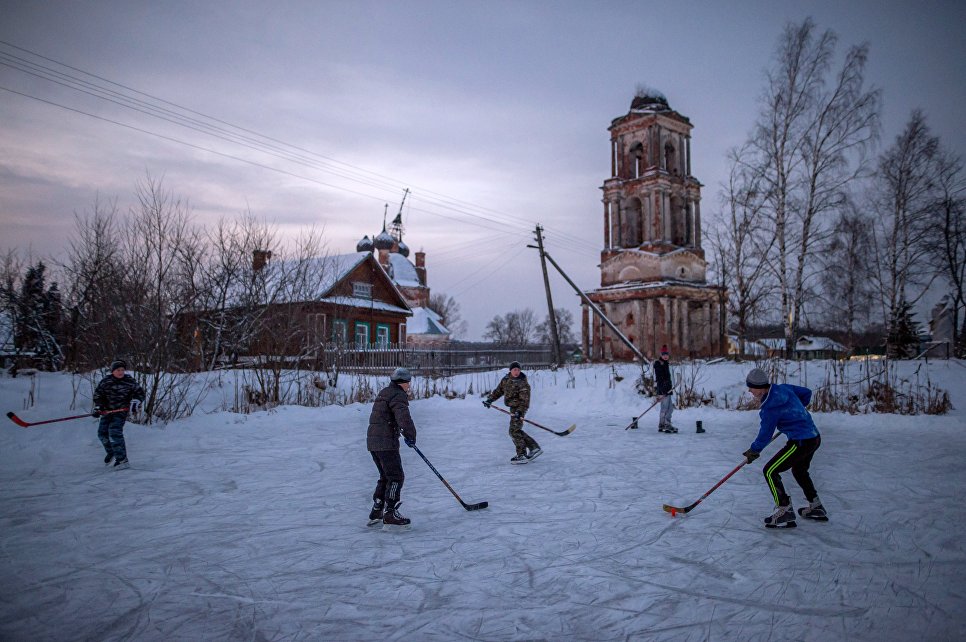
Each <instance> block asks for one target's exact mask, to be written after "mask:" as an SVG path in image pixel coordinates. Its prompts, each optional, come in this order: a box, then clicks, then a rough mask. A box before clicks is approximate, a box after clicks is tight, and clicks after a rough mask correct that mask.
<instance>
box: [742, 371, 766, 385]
mask: <svg viewBox="0 0 966 642" xmlns="http://www.w3.org/2000/svg"><path fill="white" fill-rule="evenodd" d="M745 384H746V385H747V386H748V387H749V388H767V387H768V385H769V384H768V375H767V374H765V371H764V370H762V369H761V368H755V369H754V370H752V371H751V372H749V373H748V376H747V377H745Z"/></svg>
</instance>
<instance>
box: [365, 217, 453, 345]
mask: <svg viewBox="0 0 966 642" xmlns="http://www.w3.org/2000/svg"><path fill="white" fill-rule="evenodd" d="M403 230H404V228H403V222H402V208H401V207H400V212H399V214H397V215H396V218H395V219H393V221H392V225H391V226H390V227H389V229H388V230H387V229H386V225H385V224H383V226H382V232H380V233H379V234H377V235H375V236H374V237H373V238H372V239H371V240H370V239H369V236H368V235H367V236H364V237H363V238H362V240H360V241H359V242H358V243H357V244H356V250H357V251H359V252H374V253H375V256H376V257H377V261H378V263H379V265H381V266H382V268H383V270H385V272H386V274H387V275H389V278H390V279H391V280H392V282H393V284H394V285H395V286H396V288H397V289H398V290H399V292H400V293H402V295H403V297H404V298H405V300H406V304H407V305H408V306H409V308H410V309H412V312H413V316H412V319H410V321H409V323H408V325H407V326H406V332H405V341H406V343H412V344H418V345H435V344H441V343H449V342H450V338H451V337H450V331H449V328H447V327H446V326H445V325H443V323H442V320H441V319H440V316H439V314H437V313H436V312H434V311H433V310H431V309H430V308H429V285H428V283H427V275H426V253H425V252H422V251H419V252H416V253H415V255H414V258H415V259H416V262H415V263H413V262H412V261H410V260H409V254H410V250H409V246H408V245H406V243H405V242H404V241H403Z"/></svg>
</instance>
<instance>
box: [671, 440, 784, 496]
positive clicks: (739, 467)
mask: <svg viewBox="0 0 966 642" xmlns="http://www.w3.org/2000/svg"><path fill="white" fill-rule="evenodd" d="M780 434H781V433H776V434H775V436H774V437H772V438H771V441H769V442H768V443H771V442H772V441H775V440H776V439H778V435H780ZM747 463H748V461H747V460H745V461H743V462H741V463H740V464H738V465H737V466H735V468H734V470H732V471H731V472H730V473H728V474H727V475H725V476H724V477H722V478H721V480H720V481H718V483H717V484H715V485H714V486H712V487H711V488H710V489H709V490H708V492H706V493H705V494H704V495H701V497H700V498H699V499H698V501H696V502H694V503H693V504H691V505H690V506H685V507H684V508H678V507H677V506H670V505H668V504H664V510H665V511H667V512H668V513H671V514H672V515H674V514H675V513H688V512H690V511H692V510H694V507H695V506H697V505H698V504H700V503H701V502H703V501H704V500H705V499H707V497H708V495H710V494H711V493H713V492H714V491H716V490H717V489H718V487H719V486H721V484H723V483H725V482H726V481H728V480H729V479H730V478H731V476H732V475H734V474H735V473H736V472H738V471H739V470H741V468H742V466H744V465H745V464H747Z"/></svg>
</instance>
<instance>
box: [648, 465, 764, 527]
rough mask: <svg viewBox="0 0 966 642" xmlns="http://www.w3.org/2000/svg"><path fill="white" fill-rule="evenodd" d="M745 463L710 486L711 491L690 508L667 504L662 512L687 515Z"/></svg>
mask: <svg viewBox="0 0 966 642" xmlns="http://www.w3.org/2000/svg"><path fill="white" fill-rule="evenodd" d="M746 463H747V462H744V461H743V462H741V463H740V464H738V465H737V466H735V468H734V470H732V471H731V472H730V473H728V474H727V475H725V476H724V477H722V478H721V480H720V481H719V482H718V483H717V484H715V485H714V486H712V487H711V489H710V490H709V491H708V492H706V493H705V494H704V495H701V497H700V498H699V499H698V501H696V502H694V503H693V504H691V505H690V506H685V507H684V508H678V507H676V506H669V505H668V504H665V505H664V510H665V511H667V512H669V513H672V514H673V513H688V512H690V511H692V510H693V509H694V507H695V506H697V505H698V504H700V503H701V502H703V501H704V500H705V499H707V497H708V495H710V494H711V493H713V492H714V491H716V490H717V489H718V487H719V486H721V484H723V483H725V482H726V481H728V479H730V478H731V476H732V475H734V474H735V473H736V472H738V471H739V470H741V467H742V466H744V465H745V464H746Z"/></svg>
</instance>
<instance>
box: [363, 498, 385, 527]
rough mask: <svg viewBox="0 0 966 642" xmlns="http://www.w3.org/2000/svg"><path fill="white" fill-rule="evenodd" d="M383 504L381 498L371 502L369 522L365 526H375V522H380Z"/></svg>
mask: <svg viewBox="0 0 966 642" xmlns="http://www.w3.org/2000/svg"><path fill="white" fill-rule="evenodd" d="M385 505H386V504H385V502H383V501H382V500H381V499H376V500H374V501H373V502H372V510H371V511H369V523H368V524H367V526H375V525H376V524H381V523H382V513H383V508H384V507H385Z"/></svg>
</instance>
